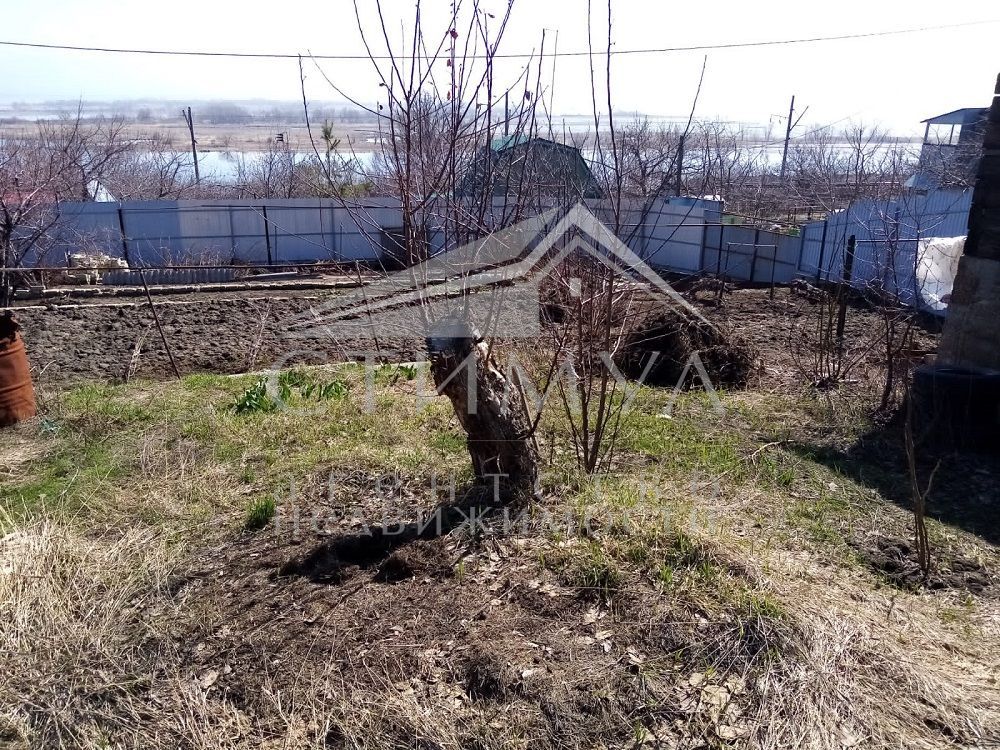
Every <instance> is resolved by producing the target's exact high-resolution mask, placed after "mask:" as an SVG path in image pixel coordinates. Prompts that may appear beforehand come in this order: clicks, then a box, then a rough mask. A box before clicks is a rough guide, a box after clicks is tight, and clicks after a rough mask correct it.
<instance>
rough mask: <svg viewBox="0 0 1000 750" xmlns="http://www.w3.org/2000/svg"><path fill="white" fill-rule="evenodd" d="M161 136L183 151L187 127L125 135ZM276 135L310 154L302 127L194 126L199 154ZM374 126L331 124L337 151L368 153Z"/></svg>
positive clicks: (258, 144)
mask: <svg viewBox="0 0 1000 750" xmlns="http://www.w3.org/2000/svg"><path fill="white" fill-rule="evenodd" d="M319 131H320V126H319V125H314V126H313V136H314V138H315V139H316V141H317V145H318V146H319V147H320V148H322V139H321V138H320V132H319ZM34 132H35V125H34V123H28V122H24V123H16V124H5V125H0V133H3V134H4V135H5V136H8V137H10V136H14V135H20V134H25V135H30V134H32V133H34ZM157 133H158V134H161V135H164V136H166V137H167V138H168V139H169V142H170V143H171V144H172V145H173V146H175V147H177V148H178V149H182V148H187V147H188V144H189V139H190V136H189V134H188V128H187V124H186V123H185V122H184V121H183V120H181V119H179V118H178V120H177V121H176V122H153V123H129V124H128V125H126V134H127V135H128V137H129V138H132V139H135V140H137V141H140V142H141V141H142V140H144V139H148V138H150V137H151V136H152V135H153V134H157ZM278 133H283V134H284V137H285V141H286V142H287V143H288V144H289V145H290V146H291V148H292V149H293V150H295V151H311V150H312V146H311V145H310V139H309V132H308V130H307V129H306V127H305V125H303V124H290V123H286V124H277V123H240V124H236V123H233V124H218V125H210V124H202V123H197V122H196V123H195V137H196V138H197V140H198V148H199V150H200V151H259V150H263V149H265V148H266V147H267V144H268V143H274V142H275V141H276V137H277V134H278ZM376 135H377V132H376V126H375V125H374V124H370V123H368V124H347V123H343V124H334V137H335V138H337V139H339V140H340V149H339V150H340V151H342V152H350V151H351V150H352V149H353V150H355V151H371V150H372V143H371V142H370V141H369V140H368V139H370V138H374V137H376Z"/></svg>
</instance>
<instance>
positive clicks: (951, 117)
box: [920, 107, 989, 125]
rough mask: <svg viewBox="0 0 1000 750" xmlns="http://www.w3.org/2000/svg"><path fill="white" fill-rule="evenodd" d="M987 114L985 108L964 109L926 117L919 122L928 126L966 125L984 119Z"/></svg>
mask: <svg viewBox="0 0 1000 750" xmlns="http://www.w3.org/2000/svg"><path fill="white" fill-rule="evenodd" d="M987 112H989V110H988V109H987V108H986V107H966V108H965V109H956V110H953V111H951V112H945V113H944V114H943V115H937V116H935V117H928V118H927V119H926V120H921V121H920V122H926V123H928V124H930V125H968V124H969V123H970V122H978V121H979V120H984V119H986V113H987Z"/></svg>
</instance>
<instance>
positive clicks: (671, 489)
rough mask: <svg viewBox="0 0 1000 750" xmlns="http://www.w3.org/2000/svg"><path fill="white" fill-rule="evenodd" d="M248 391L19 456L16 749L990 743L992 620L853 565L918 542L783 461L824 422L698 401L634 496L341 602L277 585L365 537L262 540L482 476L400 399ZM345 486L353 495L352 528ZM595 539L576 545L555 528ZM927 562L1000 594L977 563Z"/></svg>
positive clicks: (128, 403) (347, 593)
mask: <svg viewBox="0 0 1000 750" xmlns="http://www.w3.org/2000/svg"><path fill="white" fill-rule="evenodd" d="M355 376H356V373H355ZM352 377H353V376H352ZM247 382H249V381H246V380H245V379H227V378H206V377H198V378H192V379H188V380H187V381H185V382H183V383H180V384H158V385H148V384H141V383H140V384H130V385H129V386H126V387H122V388H111V389H108V388H103V387H94V386H86V387H83V388H80V389H75V390H73V391H71V392H68V393H63V394H53V395H52V397H51V399H50V400H49V402H48V404H47V407H46V413H47V415H48V417H49V418H50V419H51V420H52V423H53V425H54V426H51V427H50V428H46V429H41V428H37V429H35V430H34V431H32V430H31V429H27V430H24V431H21V432H19V433H17V438H16V440H13V441H9V442H7V443H6V444H5V445H4V446H3V448H0V459H2V460H3V462H4V466H6V467H9V468H8V469H7V471H6V474H5V476H3V477H2V482H3V484H2V486H0V490H2V498H3V506H2V508H3V511H2V512H3V515H2V516H0V528H2V529H3V532H2V533H3V534H4V536H3V537H2V539H0V650H2V652H3V662H4V668H3V669H2V670H0V744H2V745H10V746H12V747H67V748H69V747H73V748H76V747H84V748H108V747H143V748H147V747H150V748H164V749H166V748H177V747H184V748H206V750H207V748H219V747H224V748H257V747H270V748H278V747H282V748H284V747H296V748H297V747H315V748H324V747H335V748H386V749H388V748H399V747H420V748H449V749H451V748H454V749H455V750H457V749H458V748H467V747H477V748H484V749H485V748H490V749H494V748H495V749H496V750H500V749H501V748H503V749H505V750H506V749H507V748H527V747H532V748H538V747H543V748H544V747H551V748H557V747H558V748H591V747H598V746H600V747H661V748H674V749H678V750H679V749H680V748H686V749H687V748H689V749H690V750H694V749H695V748H702V747H708V748H766V749H768V750H770V749H775V750H777V748H817V749H818V750H827V749H830V750H834V749H838V750H839V749H842V748H849V747H859V748H861V747H864V748H886V749H887V750H888V749H889V748H899V747H907V748H911V747H912V748H940V747H945V746H953V747H968V748H973V747H986V746H989V744H990V743H991V742H994V743H995V742H996V741H997V739H998V738H1000V686H998V685H1000V682H998V681H1000V625H998V623H1000V604H998V600H997V598H996V597H995V596H994V595H992V594H989V593H987V594H984V595H976V594H971V593H968V592H962V591H920V592H909V591H903V590H900V589H897V588H893V587H891V586H888V585H886V584H885V583H884V582H883V581H882V580H881V579H880V578H879V577H878V576H877V575H876V574H875V573H873V572H871V571H869V570H867V569H866V568H864V567H862V566H860V565H859V564H858V562H857V560H856V559H854V558H853V557H852V554H851V552H850V549H849V547H848V546H847V545H846V544H845V541H844V540H845V539H846V538H847V537H848V536H850V535H851V534H852V533H855V532H856V531H857V530H858V528H860V529H862V530H865V529H873V528H877V529H883V530H884V529H886V528H891V529H892V530H893V531H895V532H898V531H899V529H900V528H903V529H905V523H906V514H905V511H903V510H900V509H899V508H896V507H895V506H894V505H892V504H891V503H887V502H886V501H885V500H884V499H882V498H880V496H879V495H878V494H877V492H875V491H873V490H872V489H871V488H869V487H864V486H862V485H860V484H858V483H857V482H855V481H854V480H851V479H850V478H847V477H844V476H841V475H839V474H837V473H835V472H834V471H832V470H831V469H829V468H828V467H826V466H824V465H821V464H818V463H815V462H812V461H810V460H809V459H807V458H804V457H803V456H802V455H799V454H795V453H791V452H789V451H786V450H784V449H783V447H782V445H781V444H780V441H781V440H784V439H786V438H787V437H788V436H790V435H791V434H792V432H793V428H794V425H795V423H796V421H802V419H803V408H811V407H802V406H798V407H797V406H796V405H795V403H793V402H792V400H791V399H788V398H784V399H779V400H778V401H777V402H776V403H775V402H774V398H773V397H770V396H760V397H755V396H753V395H752V394H751V395H740V396H728V397H727V405H728V406H729V407H730V415H729V416H727V417H726V420H725V422H724V423H723V424H717V425H713V426H706V425H704V424H703V423H702V422H700V421H699V419H700V417H701V416H703V413H704V411H705V409H706V408H707V407H706V406H705V404H703V403H701V401H700V400H699V399H698V398H697V397H692V398H690V399H688V400H687V401H686V402H685V403H684V404H682V405H681V408H679V409H678V410H676V411H675V416H674V419H672V420H663V419H657V418H655V417H653V416H651V414H650V411H651V410H650V409H649V408H643V407H640V409H639V410H638V414H637V416H636V418H635V419H634V420H632V421H631V422H630V424H629V428H628V432H627V434H625V435H623V445H624V446H626V447H625V448H624V450H625V453H624V455H623V464H622V467H623V471H622V472H621V473H619V474H617V475H616V476H614V477H610V478H606V479H605V480H604V481H603V483H602V484H601V485H600V486H596V485H595V484H594V483H592V482H591V481H590V480H587V479H585V478H581V477H579V476H575V475H573V473H572V471H571V470H570V469H569V467H568V464H569V463H570V461H569V458H568V457H567V458H566V460H565V461H564V462H563V463H562V464H560V463H559V460H560V459H559V455H558V454H554V459H553V460H554V462H555V463H554V465H553V466H550V467H549V469H550V477H551V478H550V480H549V481H548V484H547V490H548V497H547V499H546V500H545V502H544V503H541V504H539V505H537V506H535V507H534V508H532V509H531V513H530V514H529V515H528V516H527V517H526V519H525V522H524V523H523V524H522V525H519V526H518V527H517V529H516V530H515V531H513V532H511V533H510V534H500V533H497V532H496V531H492V532H489V533H486V534H485V535H474V536H470V535H468V534H466V533H463V532H461V531H456V532H453V533H452V534H450V535H448V536H446V537H444V538H441V539H437V540H432V541H426V542H425V541H421V542H418V543H414V544H411V545H406V546H402V545H401V546H399V547H398V548H396V549H395V550H393V551H391V553H387V554H388V556H387V557H386V556H384V555H383V556H375V557H374V558H373V560H372V561H367V560H361V559H359V560H358V561H355V563H354V564H351V565H347V566H345V567H344V568H343V569H342V570H340V571H338V574H337V575H336V576H328V577H327V578H325V579H324V578H323V576H322V575H314V574H311V573H303V574H301V575H295V576H286V577H282V576H278V575H277V571H278V570H279V568H280V567H281V565H282V563H284V562H286V561H287V560H288V559H289V558H291V557H295V556H302V555H303V554H304V553H306V552H309V551H310V550H312V549H314V548H316V546H317V545H320V544H322V543H323V542H325V541H328V540H329V539H330V535H333V536H335V537H336V536H338V535H344V534H347V533H351V532H356V531H357V529H356V528H355V527H354V526H352V523H354V522H353V521H352V520H351V519H349V518H348V519H343V520H342V521H339V522H338V523H337V524H334V525H333V526H332V527H330V528H327V529H325V533H324V532H321V531H312V530H309V529H306V530H305V531H304V532H303V534H302V535H301V536H300V537H298V538H291V536H290V535H288V534H284V535H283V534H279V533H277V531H276V530H272V529H271V528H270V527H268V528H265V529H263V530H260V531H256V532H250V531H247V530H245V529H244V525H245V523H246V519H247V513H248V508H250V507H253V504H254V503H260V502H261V499H262V498H267V497H271V496H272V494H273V493H274V491H275V489H276V488H277V487H280V486H284V483H285V482H286V480H287V479H288V477H289V476H291V477H293V478H296V479H297V481H298V482H299V483H300V487H299V497H298V498H297V500H296V502H298V503H301V504H302V507H303V508H315V509H318V510H322V511H324V512H327V511H330V510H331V509H333V508H334V507H339V506H340V505H342V504H343V503H344V502H350V503H353V504H354V505H355V506H357V507H358V508H361V510H362V511H363V514H362V515H365V514H374V513H375V512H376V509H377V508H378V507H379V505H378V503H377V502H376V499H375V497H374V493H373V490H372V487H371V485H370V484H368V483H367V480H366V477H368V476H371V475H373V474H377V473H378V472H380V471H382V470H385V469H387V468H390V469H391V468H395V469H396V470H398V471H399V474H400V477H401V483H402V489H401V493H402V494H401V496H400V498H401V499H400V502H399V503H398V505H397V506H396V507H397V512H398V513H399V514H400V516H401V518H400V520H408V519H409V518H410V514H412V513H413V512H414V511H415V509H417V508H420V507H429V506H430V505H432V504H433V499H432V498H431V497H430V495H429V493H428V490H427V488H426V482H425V481H424V480H425V479H426V472H427V468H426V467H427V466H430V465H434V466H436V467H457V468H461V467H462V466H463V465H464V463H465V462H466V461H467V458H466V457H465V454H464V450H463V446H462V444H461V441H460V440H457V439H456V431H455V426H454V424H453V423H452V422H451V420H450V418H449V416H448V412H447V409H446V408H445V406H446V405H442V408H440V409H438V408H436V407H433V408H431V409H430V410H428V411H426V412H421V413H418V412H417V411H416V410H415V409H414V408H413V407H412V406H410V405H408V404H409V401H408V400H407V399H406V398H403V397H401V394H404V395H405V392H406V389H407V388H408V387H409V386H408V385H407V384H406V383H405V382H399V383H391V384H386V385H385V387H384V389H383V390H382V391H381V392H380V395H379V398H380V399H382V400H383V405H384V406H387V407H389V408H386V409H384V410H380V411H378V412H377V413H376V414H375V415H365V414H363V413H362V411H361V410H360V409H359V405H358V403H357V400H358V399H359V398H360V396H358V394H357V393H356V392H355V393H353V394H352V395H351V396H350V397H349V398H346V399H344V400H342V401H331V402H329V403H324V405H323V410H324V411H323V414H322V418H319V417H317V416H316V415H315V414H311V413H310V414H305V413H303V414H296V413H294V412H292V413H275V414H266V415H253V416H250V417H238V416H236V415H234V414H232V412H231V409H229V405H230V404H231V403H232V402H233V398H234V396H235V395H238V393H239V392H240V391H241V390H242V389H244V388H245V387H246V384H247ZM352 382H353V381H352ZM654 397H655V394H651V393H644V394H643V395H642V397H641V399H640V404H645V402H644V401H642V399H654ZM650 403H652V401H650ZM776 407H779V408H776ZM550 427H551V428H552V429H553V430H557V429H558V422H557V421H554V422H553V423H552V425H550ZM837 429H838V430H839V434H840V435H843V434H845V433H846V432H847V431H849V430H850V429H854V426H853V423H852V425H849V426H840V427H838V428H837ZM783 430H784V431H785V432H787V433H788V435H785V434H784V433H783V432H782V431H783ZM776 433H782V434H776ZM67 456H69V457H71V458H72V460H71V461H70V460H69V459H67ZM338 461H339V462H340V463H342V464H343V466H344V467H345V468H346V469H347V470H348V471H349V473H351V474H352V476H355V480H352V483H348V484H346V485H345V486H344V487H342V488H341V490H340V494H338V495H337V496H336V497H333V496H330V495H329V494H328V492H327V490H326V488H325V476H326V471H327V470H328V468H329V467H330V466H331V464H333V465H335V466H336V465H337V462H338ZM692 475H697V476H698V477H700V479H699V480H698V481H694V482H693V481H691V476H692ZM712 477H715V478H720V477H721V478H723V479H724V480H725V481H722V482H718V486H717V487H715V486H713V482H712V481H711V478H712ZM831 485H833V486H834V487H835V488H836V489H835V490H831V489H830V487H831ZM654 489H655V492H654V491H652V490H654ZM288 502H289V498H287V497H283V496H279V499H278V502H277V508H276V512H277V516H278V518H280V519H284V521H285V522H287V519H288V516H289V512H290V508H289V506H288ZM598 502H599V507H597V508H595V507H592V506H593V504H594V503H598ZM664 511H669V512H668V513H667V514H666V516H663V513H664ZM588 513H589V514H590V516H591V517H593V516H594V515H596V518H595V519H594V522H593V523H592V524H591V525H590V526H589V527H587V528H579V527H577V528H570V527H565V528H560V529H558V530H557V529H554V528H552V527H551V526H548V525H546V524H545V523H544V519H545V516H546V514H549V515H550V516H553V517H558V518H564V517H565V518H568V519H571V520H573V519H576V520H580V519H581V518H584V517H588ZM625 515H627V516H628V517H630V518H632V519H635V518H641V519H642V522H641V523H637V524H636V523H633V524H625V523H620V522H619V519H621V518H623V517H624V516H625ZM663 518H666V522H665V523H663V522H657V523H654V519H661V520H662V519H663ZM932 530H934V532H935V534H937V535H938V537H937V538H939V539H940V538H944V537H945V536H947V538H948V539H950V540H951V541H950V542H949V543H952V544H955V545H960V546H962V548H963V549H965V550H967V551H969V550H971V551H972V552H970V554H973V553H974V554H975V555H976V556H977V557H978V558H981V559H982V560H984V562H985V563H987V564H988V565H990V566H994V565H995V561H996V557H997V555H996V550H995V549H993V548H992V547H991V546H990V545H988V544H986V543H985V542H984V541H983V540H980V539H976V538H975V537H972V536H971V535H968V534H965V533H964V532H959V531H957V530H955V529H952V528H950V527H945V526H944V525H943V524H938V523H935V524H933V525H932ZM315 572H316V571H313V573H315ZM387 573H391V576H390V575H387Z"/></svg>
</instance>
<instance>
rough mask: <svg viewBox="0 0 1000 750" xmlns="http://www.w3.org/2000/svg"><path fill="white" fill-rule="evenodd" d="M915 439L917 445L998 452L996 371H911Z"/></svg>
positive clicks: (999, 416)
mask: <svg viewBox="0 0 1000 750" xmlns="http://www.w3.org/2000/svg"><path fill="white" fill-rule="evenodd" d="M912 397H913V402H914V403H913V406H914V426H915V428H916V436H917V438H918V440H919V441H920V442H922V443H926V444H929V445H934V446H937V447H941V448H957V449H960V450H968V451H982V452H997V451H1000V373H997V372H995V371H993V370H979V369H973V368H968V367H953V366H949V365H922V366H920V367H918V368H917V369H916V370H914V372H913V389H912Z"/></svg>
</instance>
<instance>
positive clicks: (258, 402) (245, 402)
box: [233, 378, 278, 414]
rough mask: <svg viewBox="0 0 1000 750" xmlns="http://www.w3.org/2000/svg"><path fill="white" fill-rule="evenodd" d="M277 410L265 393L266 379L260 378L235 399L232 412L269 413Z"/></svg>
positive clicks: (276, 406)
mask: <svg viewBox="0 0 1000 750" xmlns="http://www.w3.org/2000/svg"><path fill="white" fill-rule="evenodd" d="M277 408H278V405H277V404H276V403H275V402H274V399H272V398H271V396H270V395H269V394H268V392H267V378H260V379H259V380H257V381H256V382H255V383H254V384H253V385H252V386H250V387H249V388H247V389H246V390H245V391H243V393H241V394H240V395H239V396H237V397H236V401H235V402H234V403H233V411H234V412H236V413H237V414H253V413H257V412H271V411H274V410H275V409H277Z"/></svg>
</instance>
